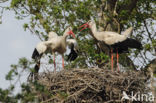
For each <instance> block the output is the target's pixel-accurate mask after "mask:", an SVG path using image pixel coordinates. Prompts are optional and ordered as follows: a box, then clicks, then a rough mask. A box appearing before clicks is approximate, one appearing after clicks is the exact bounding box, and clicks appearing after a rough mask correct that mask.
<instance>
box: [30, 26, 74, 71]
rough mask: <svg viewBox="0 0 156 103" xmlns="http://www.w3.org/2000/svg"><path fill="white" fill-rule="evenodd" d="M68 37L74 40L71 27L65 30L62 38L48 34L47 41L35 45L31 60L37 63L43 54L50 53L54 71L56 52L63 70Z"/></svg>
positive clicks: (53, 33)
mask: <svg viewBox="0 0 156 103" xmlns="http://www.w3.org/2000/svg"><path fill="white" fill-rule="evenodd" d="M69 35H71V36H72V37H73V38H74V39H75V38H76V37H75V34H74V33H73V32H72V28H71V27H68V28H67V29H66V30H65V32H64V34H63V36H58V35H57V34H56V33H55V32H50V33H49V35H48V37H49V38H48V41H42V42H40V43H38V44H37V46H36V48H35V50H34V52H33V54H32V58H33V59H35V60H36V61H39V60H40V58H41V57H42V55H43V54H44V53H45V52H47V51H48V52H49V51H50V52H51V53H52V54H53V59H54V60H53V61H54V71H56V64H55V52H58V53H59V54H61V55H62V67H63V68H64V53H65V52H66V48H67V45H68V44H70V43H68V41H67V37H68V36H69Z"/></svg>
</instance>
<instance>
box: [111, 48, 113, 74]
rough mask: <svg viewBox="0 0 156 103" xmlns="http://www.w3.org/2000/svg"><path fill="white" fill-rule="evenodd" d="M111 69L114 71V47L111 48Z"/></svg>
mask: <svg viewBox="0 0 156 103" xmlns="http://www.w3.org/2000/svg"><path fill="white" fill-rule="evenodd" d="M111 69H112V72H113V49H111Z"/></svg>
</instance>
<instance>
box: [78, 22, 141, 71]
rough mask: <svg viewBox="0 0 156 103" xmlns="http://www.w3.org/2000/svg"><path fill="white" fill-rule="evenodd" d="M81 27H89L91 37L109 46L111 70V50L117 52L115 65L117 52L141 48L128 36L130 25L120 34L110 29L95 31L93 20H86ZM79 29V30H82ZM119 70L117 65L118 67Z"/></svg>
mask: <svg viewBox="0 0 156 103" xmlns="http://www.w3.org/2000/svg"><path fill="white" fill-rule="evenodd" d="M81 27H84V28H83V29H85V28H90V29H91V32H92V35H93V37H94V38H95V39H96V40H98V41H103V42H104V43H105V44H106V45H108V46H109V47H110V49H111V50H110V51H111V59H112V60H111V63H112V64H111V65H112V71H113V52H116V53H117V65H118V57H119V55H118V53H123V52H127V51H128V48H136V49H142V45H141V43H140V42H138V41H136V40H134V39H131V38H128V37H129V36H130V34H131V33H132V30H133V28H132V27H130V28H128V29H127V30H125V31H124V32H123V33H122V35H121V34H119V33H116V32H111V31H101V32H99V31H97V28H96V23H95V22H94V21H88V22H87V23H85V24H84V25H82V26H81ZM83 29H81V30H80V31H82V30H83ZM118 71H119V67H118Z"/></svg>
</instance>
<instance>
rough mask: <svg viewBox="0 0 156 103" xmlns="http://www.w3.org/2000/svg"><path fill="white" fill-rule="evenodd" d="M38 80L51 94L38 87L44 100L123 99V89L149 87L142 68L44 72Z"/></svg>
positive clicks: (93, 102) (99, 102)
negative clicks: (136, 69) (41, 90)
mask: <svg viewBox="0 0 156 103" xmlns="http://www.w3.org/2000/svg"><path fill="white" fill-rule="evenodd" d="M38 82H39V83H40V84H42V85H44V87H46V89H47V90H48V91H49V93H50V94H51V95H52V96H46V95H45V93H42V92H39V91H35V92H36V93H37V94H38V99H39V101H40V102H43V103H120V102H121V98H122V93H123V91H125V92H126V93H127V94H128V93H130V92H131V91H133V92H134V94H135V93H137V92H140V93H147V90H148V88H147V78H146V77H145V76H144V75H143V73H142V72H139V71H138V72H136V71H135V72H134V71H127V72H120V73H118V72H112V71H110V70H104V69H99V68H92V69H68V70H62V71H60V72H57V73H53V72H43V73H41V74H40V75H39V80H38ZM123 103H127V102H126V101H125V102H123ZM137 103H139V102H137Z"/></svg>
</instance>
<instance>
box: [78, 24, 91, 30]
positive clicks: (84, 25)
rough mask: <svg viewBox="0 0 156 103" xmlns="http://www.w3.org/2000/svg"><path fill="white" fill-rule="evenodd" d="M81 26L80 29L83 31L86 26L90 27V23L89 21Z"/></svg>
mask: <svg viewBox="0 0 156 103" xmlns="http://www.w3.org/2000/svg"><path fill="white" fill-rule="evenodd" d="M82 27H84V28H82ZM79 28H82V29H81V30H80V31H82V30H84V29H86V28H89V25H88V23H85V24H83V25H81V26H80V27H79Z"/></svg>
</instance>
